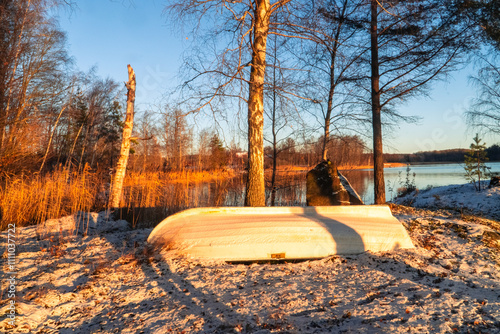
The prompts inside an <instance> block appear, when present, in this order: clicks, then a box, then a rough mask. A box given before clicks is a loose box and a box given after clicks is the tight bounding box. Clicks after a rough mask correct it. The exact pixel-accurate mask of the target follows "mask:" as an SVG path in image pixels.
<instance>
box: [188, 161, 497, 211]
mask: <svg viewBox="0 0 500 334" xmlns="http://www.w3.org/2000/svg"><path fill="white" fill-rule="evenodd" d="M487 165H488V166H489V167H491V172H493V173H500V162H493V163H488V164H487ZM342 173H343V174H344V175H345V176H346V177H347V178H348V179H349V182H350V183H351V185H352V186H353V188H354V189H356V191H357V192H358V194H359V195H360V196H361V198H362V199H363V201H364V202H365V204H373V202H374V195H373V170H371V169H364V170H344V171H342ZM384 173H385V186H386V198H387V200H391V199H392V198H394V197H395V196H396V194H397V191H398V188H401V187H403V186H404V184H405V183H406V177H407V167H396V168H386V169H385V170H384ZM409 176H410V182H414V184H415V186H416V187H417V188H418V189H421V190H423V189H426V188H428V187H439V186H446V185H450V184H464V183H467V180H466V179H465V172H464V164H427V165H411V166H410V172H409ZM277 182H278V183H279V184H280V186H279V188H278V191H277V194H276V203H275V205H277V206H303V205H305V203H306V173H305V172H304V173H297V174H293V175H291V176H290V175H289V176H286V177H283V176H281V175H280V176H278V179H277ZM244 193H245V185H244V180H243V177H237V178H235V179H231V180H225V181H222V182H220V183H215V184H198V185H194V186H192V187H191V188H190V194H189V195H188V197H190V199H191V200H194V202H193V203H190V204H188V206H189V207H198V206H242V205H243V202H244ZM266 197H267V205H269V204H270V191H269V190H266Z"/></svg>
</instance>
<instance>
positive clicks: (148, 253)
mask: <svg viewBox="0 0 500 334" xmlns="http://www.w3.org/2000/svg"><path fill="white" fill-rule="evenodd" d="M417 197H418V196H417ZM441 198H443V197H441ZM420 200H421V199H419V198H416V199H415V201H414V203H418V201H420ZM497 200H498V198H497ZM392 209H393V213H394V215H395V216H396V217H397V218H398V219H399V220H400V221H401V222H402V223H403V225H404V226H405V227H406V228H407V230H408V231H409V234H410V236H411V238H412V240H413V242H414V244H415V246H417V247H416V248H415V249H411V250H398V251H393V252H387V253H364V254H360V255H354V256H333V257H329V258H325V259H321V260H315V261H305V262H298V263H272V264H271V263H267V264H266V263H260V264H257V263H254V264H227V263H222V262H210V261H198V260H194V259H187V258H180V257H177V256H175V254H174V253H171V252H163V253H161V254H158V253H156V252H154V251H153V250H151V249H149V248H148V247H145V240H146V239H147V236H148V234H149V233H150V232H151V229H138V230H132V229H130V228H129V227H128V224H127V223H126V222H124V221H108V220H107V219H106V215H105V214H104V213H100V214H96V213H92V214H79V215H75V216H71V217H65V218H62V219H59V220H52V221H49V222H47V224H45V226H40V227H39V228H38V229H37V227H34V226H31V227H25V228H20V229H18V239H17V244H18V246H19V247H18V249H17V258H18V264H17V269H18V271H19V272H20V274H19V282H18V285H17V306H18V308H17V312H18V315H17V319H16V321H17V327H15V328H10V329H9V326H8V323H7V320H4V321H3V322H1V323H0V328H2V329H4V330H6V331H8V332H30V331H31V332H33V333H75V332H76V333H170V332H171V333H274V332H275V333H408V332H409V333H500V255H499V250H500V244H499V242H498V241H497V240H496V238H497V237H498V236H500V235H499V234H498V233H499V232H500V231H499V230H500V227H499V223H498V221H493V220H487V219H485V218H478V217H472V216H460V215H458V214H456V213H453V212H449V211H444V210H438V211H428V210H422V209H414V208H409V207H404V206H397V205H393V207H392ZM76 222H80V224H78V225H79V232H78V234H76V235H75V234H74V233H73V234H71V233H70V229H69V227H70V226H72V225H73V224H75V223H76ZM42 232H44V233H42ZM37 235H38V237H37ZM4 241H5V238H2V242H4ZM1 246H2V247H4V248H2V249H6V248H5V247H6V245H5V242H4V243H3V244H2V245H1ZM5 257H6V253H4V258H5ZM5 290H6V281H5V280H2V292H3V293H2V302H1V303H2V304H0V311H1V312H2V314H5V313H6V311H7V307H8V306H7V299H6V298H4V297H5ZM3 319H4V318H2V319H1V320H3Z"/></svg>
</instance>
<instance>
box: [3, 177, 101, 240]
mask: <svg viewBox="0 0 500 334" xmlns="http://www.w3.org/2000/svg"><path fill="white" fill-rule="evenodd" d="M101 185H102V181H100V179H99V177H98V176H97V174H95V173H89V172H88V171H83V172H82V173H68V172H67V171H63V170H59V171H55V172H53V173H52V174H50V175H46V176H40V175H36V176H19V177H17V178H13V179H6V180H4V181H3V183H2V185H0V213H1V218H2V219H1V222H0V227H1V229H2V230H3V229H5V228H6V227H7V226H8V224H16V226H24V225H29V224H37V223H41V222H43V221H45V220H47V219H51V218H58V217H62V216H65V215H69V214H72V213H75V212H78V211H87V212H88V211H91V210H92V209H94V208H95V207H96V205H99V201H98V200H97V195H98V193H99V190H100V189H101ZM102 205H103V204H101V206H102Z"/></svg>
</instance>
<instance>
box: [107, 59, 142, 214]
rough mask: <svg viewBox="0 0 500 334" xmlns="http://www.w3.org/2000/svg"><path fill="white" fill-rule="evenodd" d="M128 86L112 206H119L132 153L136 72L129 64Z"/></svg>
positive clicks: (110, 204)
mask: <svg viewBox="0 0 500 334" xmlns="http://www.w3.org/2000/svg"><path fill="white" fill-rule="evenodd" d="M126 86H127V114H126V117H125V123H124V126H123V137H122V147H121V150H120V158H119V159H118V163H117V164H116V170H115V174H114V176H113V183H112V190H111V195H110V199H109V206H110V207H111V208H119V207H120V202H121V196H122V188H123V180H124V179H125V173H126V171H127V163H128V156H129V153H130V138H131V137H132V129H133V127H134V103H135V87H136V82H135V72H134V69H133V68H132V66H130V65H128V82H127V84H126Z"/></svg>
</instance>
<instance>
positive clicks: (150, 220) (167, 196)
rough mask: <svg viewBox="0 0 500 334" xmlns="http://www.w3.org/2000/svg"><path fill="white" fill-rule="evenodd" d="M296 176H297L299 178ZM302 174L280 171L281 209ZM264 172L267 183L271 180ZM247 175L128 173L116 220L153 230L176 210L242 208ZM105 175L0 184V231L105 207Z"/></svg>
mask: <svg viewBox="0 0 500 334" xmlns="http://www.w3.org/2000/svg"><path fill="white" fill-rule="evenodd" d="M298 172H299V173H298ZM300 172H301V171H300V170H293V169H292V170H281V171H279V173H278V175H279V176H278V178H277V184H276V186H277V187H279V188H280V194H281V195H279V197H280V200H279V201H278V202H277V203H281V204H279V205H294V204H295V205H296V203H298V202H300V200H301V196H300V194H298V193H297V191H296V189H295V188H296V187H295V186H296V185H297V184H298V182H299V179H301V178H302V176H301V175H302V173H300ZM269 176H270V175H269V173H268V172H267V171H266V179H269ZM245 177H246V176H245V173H240V172H238V171H233V170H219V171H180V172H168V173H162V172H129V173H127V176H126V178H125V180H124V187H123V196H122V203H121V208H120V210H118V217H117V218H122V219H125V220H127V221H128V222H130V223H131V224H132V225H133V226H136V225H140V226H153V225H154V224H157V223H159V222H160V221H161V220H163V219H164V218H166V217H167V216H168V215H171V214H173V213H175V212H178V211H180V210H184V209H187V208H192V207H200V206H223V205H242V203H243V189H244V184H245ZM109 187H110V186H109V175H107V174H100V173H97V172H93V171H89V170H84V171H83V172H80V173H76V172H71V173H70V172H68V171H67V170H64V169H60V170H56V171H54V172H52V173H51V174H47V175H43V176H42V175H30V176H18V177H15V178H10V179H5V180H3V181H2V183H1V184H0V218H1V219H0V228H1V230H4V229H6V228H7V226H8V224H16V226H18V227H21V226H25V225H31V224H40V223H42V222H44V221H45V220H47V219H54V218H60V217H64V216H67V215H71V214H74V213H76V212H78V211H83V212H91V211H102V210H104V209H106V207H107V200H108V194H109V190H110V189H109Z"/></svg>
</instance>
